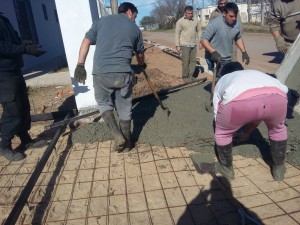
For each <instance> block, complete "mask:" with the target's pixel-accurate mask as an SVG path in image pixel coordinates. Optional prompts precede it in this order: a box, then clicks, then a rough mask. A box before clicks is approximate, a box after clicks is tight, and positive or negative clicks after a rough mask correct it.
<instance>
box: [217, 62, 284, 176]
mask: <svg viewBox="0 0 300 225" xmlns="http://www.w3.org/2000/svg"><path fill="white" fill-rule="evenodd" d="M221 74H222V77H221V78H220V79H219V81H218V82H217V84H216V86H215V89H214V93H213V106H214V115H215V124H216V128H215V142H216V150H217V154H218V159H219V162H220V171H221V173H222V174H223V175H224V176H225V177H226V178H228V179H233V178H234V171H233V167H232V140H233V136H234V135H236V133H237V131H239V132H238V134H237V135H236V138H237V139H242V138H247V137H249V135H250V133H251V131H253V130H254V129H255V128H256V127H257V126H258V125H259V124H260V123H261V122H262V121H263V122H264V123H265V124H266V126H267V128H268V136H269V140H270V150H271V155H272V160H273V165H272V175H273V178H274V179H275V180H277V181H281V180H283V179H284V174H285V170H286V169H285V165H284V162H285V153H286V146H287V129H286V126H285V123H284V122H285V117H286V112H287V92H288V88H287V87H286V86H285V85H283V84H282V83H280V82H279V81H278V80H277V79H275V78H273V77H271V76H270V75H268V74H265V73H262V72H260V71H257V70H244V69H243V67H242V65H241V64H240V63H239V62H231V63H228V64H226V65H225V66H224V68H222V70H221Z"/></svg>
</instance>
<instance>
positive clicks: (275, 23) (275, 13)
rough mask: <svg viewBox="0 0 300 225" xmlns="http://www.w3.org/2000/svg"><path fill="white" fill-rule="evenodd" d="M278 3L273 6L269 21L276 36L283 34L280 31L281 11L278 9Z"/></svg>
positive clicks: (272, 32)
mask: <svg viewBox="0 0 300 225" xmlns="http://www.w3.org/2000/svg"><path fill="white" fill-rule="evenodd" d="M277 8H278V7H277V4H276V3H274V5H273V7H272V11H271V14H270V18H269V20H268V23H269V28H270V31H271V34H272V35H273V37H274V38H276V37H279V36H281V33H280V17H281V16H280V14H281V13H280V11H279V10H278V9H277Z"/></svg>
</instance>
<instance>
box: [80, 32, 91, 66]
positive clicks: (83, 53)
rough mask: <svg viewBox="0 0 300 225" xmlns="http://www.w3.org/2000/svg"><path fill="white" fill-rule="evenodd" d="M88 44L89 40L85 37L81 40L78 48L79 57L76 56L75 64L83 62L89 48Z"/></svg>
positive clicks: (82, 63) (89, 43) (89, 44)
mask: <svg viewBox="0 0 300 225" xmlns="http://www.w3.org/2000/svg"><path fill="white" fill-rule="evenodd" d="M90 46H91V41H90V40H89V39H87V38H84V39H83V40H82V43H81V46H80V49H79V57H78V61H77V64H80V65H84V64H85V60H86V57H87V55H88V53H89V50H90Z"/></svg>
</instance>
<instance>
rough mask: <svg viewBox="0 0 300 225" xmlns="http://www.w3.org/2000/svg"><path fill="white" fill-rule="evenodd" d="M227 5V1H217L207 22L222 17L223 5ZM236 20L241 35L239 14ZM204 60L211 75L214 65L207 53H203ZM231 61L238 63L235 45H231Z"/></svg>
mask: <svg viewBox="0 0 300 225" xmlns="http://www.w3.org/2000/svg"><path fill="white" fill-rule="evenodd" d="M227 3H228V0H219V1H218V6H217V8H216V9H215V10H214V11H213V12H212V13H211V14H210V17H209V22H210V21H212V20H213V19H214V18H216V17H218V16H223V11H224V8H225V5H226V4H227ZM237 20H238V21H239V22H240V24H241V27H240V29H241V33H242V20H241V16H240V14H239V13H238V14H237ZM205 60H206V62H207V65H208V73H209V74H213V71H214V67H215V65H214V62H213V61H212V60H211V55H210V53H209V52H208V51H205ZM231 61H233V62H236V61H238V59H237V46H236V44H235V43H233V44H232V57H231Z"/></svg>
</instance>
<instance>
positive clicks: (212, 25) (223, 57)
mask: <svg viewBox="0 0 300 225" xmlns="http://www.w3.org/2000/svg"><path fill="white" fill-rule="evenodd" d="M237 14H238V7H237V5H236V4H235V3H233V2H229V3H227V4H226V5H225V7H224V11H223V17H221V16H219V17H216V18H215V19H213V20H212V21H211V22H209V24H208V25H207V27H206V29H205V30H204V32H203V34H202V36H201V38H200V43H201V44H202V46H203V47H204V48H205V50H206V51H208V52H209V53H210V54H211V60H212V61H214V62H215V63H219V62H220V64H219V68H217V70H218V71H220V68H221V67H222V66H224V65H225V64H226V63H228V62H231V61H232V43H233V42H235V44H236V45H237V47H238V48H239V49H240V51H241V52H242V61H243V62H245V64H246V65H248V64H249V63H250V58H249V56H248V54H247V52H246V49H245V45H244V41H243V39H242V36H241V24H240V22H239V21H237ZM219 76H220V73H218V77H219Z"/></svg>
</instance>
